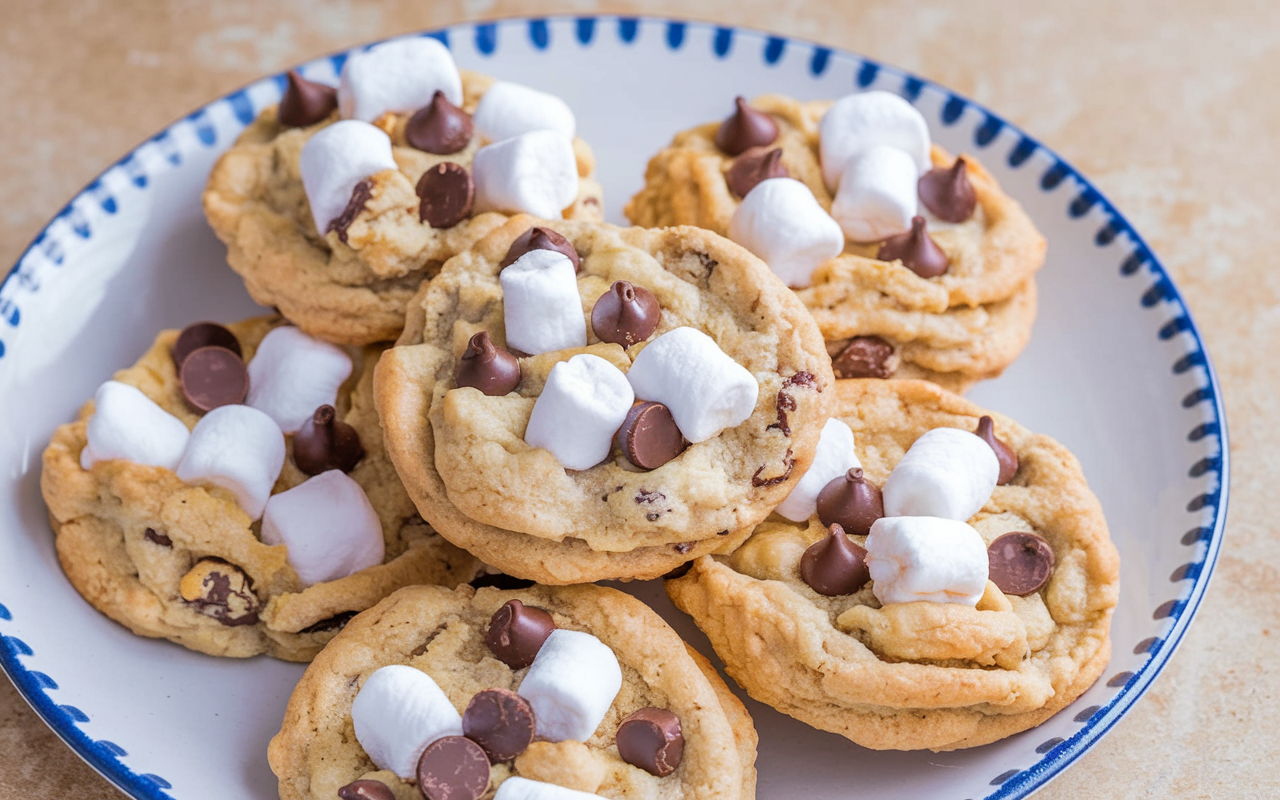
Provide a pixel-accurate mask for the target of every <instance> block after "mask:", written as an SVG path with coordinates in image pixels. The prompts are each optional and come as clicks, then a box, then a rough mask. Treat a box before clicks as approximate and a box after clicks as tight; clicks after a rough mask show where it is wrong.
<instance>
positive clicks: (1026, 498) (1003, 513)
mask: <svg viewBox="0 0 1280 800" xmlns="http://www.w3.org/2000/svg"><path fill="white" fill-rule="evenodd" d="M835 394H836V396H837V398H838V404H839V410H838V412H837V415H836V417H835V418H833V421H832V423H831V425H832V426H833V428H832V430H831V431H830V432H829V433H828V432H827V431H824V436H823V445H820V447H819V451H820V454H819V456H818V459H819V461H820V463H821V465H822V466H820V467H815V475H816V478H817V479H816V481H812V482H811V484H813V485H809V486H807V487H802V491H800V492H798V494H801V495H803V496H801V497H798V498H795V497H794V496H793V497H792V498H788V501H787V504H784V505H783V506H782V507H781V508H780V509H779V511H780V512H786V514H787V516H788V517H791V518H796V519H798V521H792V519H790V518H787V517H784V516H783V515H782V513H779V514H777V515H775V516H773V517H772V518H770V519H769V520H768V521H766V522H765V523H763V524H761V525H759V526H758V527H757V528H756V529H755V532H754V533H753V534H752V536H751V537H750V538H749V539H748V540H747V542H746V543H745V544H744V545H743V546H742V547H741V548H739V549H738V550H737V551H736V552H734V553H733V554H732V555H728V556H715V557H707V558H701V559H699V560H698V561H696V562H694V564H693V567H692V569H691V570H690V571H689V572H688V574H687V575H685V576H683V577H680V578H678V579H675V580H671V581H668V582H667V592H668V594H669V595H670V596H671V598H672V600H673V601H674V602H675V604H676V605H677V606H678V607H680V608H681V609H683V610H684V611H685V612H687V613H689V614H691V615H692V616H693V617H694V620H695V621H696V622H697V624H698V626H699V627H700V628H701V629H702V630H703V631H704V632H705V633H706V634H707V635H708V637H709V638H710V640H711V642H712V646H713V647H714V648H715V650H716V653H717V654H718V655H719V656H720V657H721V659H723V661H724V662H725V664H726V667H727V670H728V672H729V674H730V675H731V676H732V677H733V678H734V679H735V680H736V681H737V682H738V683H739V684H740V685H741V686H742V687H743V688H745V689H746V690H747V692H748V693H749V694H750V695H751V696H752V697H754V698H755V699H757V700H759V701H761V702H764V703H767V704H769V705H771V706H773V707H774V708H777V709H778V710H780V711H782V712H783V713H786V714H789V715H791V716H793V717H795V718H797V719H799V720H801V721H803V722H805V723H807V724H809V725H812V726H814V727H816V728H819V729H821V730H826V731H831V732H834V733H839V734H840V735H842V736H845V737H847V738H849V739H850V740H852V741H854V742H856V743H858V744H860V745H863V746H864V747H870V748H874V749H895V750H911V749H925V748H927V749H932V750H953V749H958V748H965V747H976V746H978V745H982V744H987V743H989V742H993V741H996V740H998V739H1001V738H1004V737H1006V736H1010V735H1012V734H1014V733H1017V732H1019V731H1022V730H1026V729H1027V728H1031V727H1033V726H1035V725H1038V724H1040V723H1041V722H1043V721H1044V720H1046V719H1048V718H1049V717H1050V716H1052V715H1053V714H1055V713H1056V712H1057V711H1059V710H1061V709H1062V708H1064V707H1065V706H1066V705H1068V704H1069V703H1070V702H1072V701H1073V700H1075V699H1076V698H1077V697H1079V696H1080V694H1081V693H1082V692H1084V690H1085V689H1087V688H1088V687H1089V686H1090V685H1092V684H1093V682H1094V681H1095V680H1097V678H1098V677H1099V675H1100V674H1101V672H1102V670H1103V668H1104V667H1105V666H1106V663H1107V660H1108V658H1109V656H1110V639H1109V632H1110V624H1111V615H1112V612H1113V610H1114V609H1115V605H1116V601H1117V597H1118V583H1119V557H1118V555H1117V553H1116V550H1115V547H1114V546H1113V545H1112V543H1111V541H1110V538H1109V534H1108V531H1107V524H1106V520H1105V519H1104V518H1103V515H1102V509H1101V507H1100V506H1099V504H1098V501H1097V499H1096V498H1095V497H1094V495H1093V493H1092V492H1091V491H1090V490H1089V488H1088V485H1087V484H1086V482H1085V479H1084V476H1083V474H1082V471H1081V469H1080V465H1079V463H1078V462H1077V461H1076V459H1075V458H1074V457H1073V456H1072V455H1071V453H1069V452H1068V451H1067V450H1066V448H1064V447H1063V446H1062V445H1060V444H1058V443H1057V442H1055V441H1053V440H1052V439H1050V438H1049V437H1047V436H1044V435H1041V434H1035V433H1032V432H1030V431H1028V430H1026V429H1025V428H1023V427H1021V426H1020V425H1018V424H1017V423H1015V422H1013V421H1012V420H1010V419H1008V418H1006V417H1003V416H1001V415H999V414H990V413H989V412H986V411H984V410H982V409H981V408H979V407H977V406H975V405H974V404H972V403H969V402H967V401H965V400H963V399H962V398H960V397H957V396H956V395H953V394H951V393H948V392H946V391H944V390H942V389H939V388H938V387H936V386H934V385H932V384H929V383H926V382H923V381H877V380H855V381H838V382H837V384H836V388H835ZM984 417H987V418H988V419H987V421H986V423H984V422H983V421H982V420H983V418H984ZM992 422H994V424H993V425H991V427H989V428H986V430H985V431H984V430H982V429H983V428H984V427H986V426H987V425H990V424H991V423H992ZM842 427H843V428H845V430H844V431H843V432H841V431H840V428H842ZM975 429H977V430H979V433H980V434H983V433H985V434H986V438H987V441H986V442H983V441H982V438H983V437H981V436H971V435H969V434H968V433H966V431H974V430H975ZM850 431H851V432H852V436H850V435H849V433H850ZM829 437H830V438H829ZM855 440H856V454H854V453H852V452H851V451H852V450H854V449H855V448H854V441H855ZM992 441H994V442H995V444H992ZM966 459H968V462H967V463H968V465H969V466H967V467H966V468H960V467H958V465H961V464H964V463H966V461H965V460H966ZM855 467H856V468H857V469H856V470H855V469H854V468H855ZM846 468H848V469H849V470H850V471H849V472H848V473H845V472H844V470H845V469H846ZM855 472H856V474H854V473H855ZM828 475H834V476H835V477H834V478H833V479H832V480H830V481H829V482H827V483H823V481H824V479H825V478H826V477H827V476H828ZM891 475H892V477H890V476H891ZM816 484H822V486H821V487H818V486H817V485H816ZM997 484H998V485H997ZM993 487H994V488H993ZM819 488H820V489H821V491H819ZM885 515H890V516H885ZM966 521H967V524H966ZM831 523H835V528H834V530H833V529H832V527H829V525H830V524H831ZM868 533H870V536H868V535H867V534H868Z"/></svg>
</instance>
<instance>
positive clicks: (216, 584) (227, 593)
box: [178, 558, 261, 627]
mask: <svg viewBox="0 0 1280 800" xmlns="http://www.w3.org/2000/svg"><path fill="white" fill-rule="evenodd" d="M178 594H179V595H180V596H181V597H182V599H183V600H184V601H186V602H187V603H188V604H189V605H191V606H192V607H194V608H195V610H196V611H198V612H200V613H201V614H204V615H205V616H206V617H212V618H214V619H216V620H217V621H218V622H221V623H222V624H223V625H226V626H228V627H236V626H238V625H253V624H255V623H257V621H258V612H259V611H260V610H261V603H260V602H259V601H258V596H257V595H255V594H254V593H253V581H251V580H249V576H248V575H245V574H244V572H243V571H242V570H241V569H240V568H239V567H236V566H233V565H231V564H228V563H227V562H226V561H223V560H222V559H220V558H203V559H201V560H200V561H198V562H196V565H195V566H194V567H192V568H191V569H190V571H188V572H187V574H186V575H183V576H182V580H181V581H179V582H178Z"/></svg>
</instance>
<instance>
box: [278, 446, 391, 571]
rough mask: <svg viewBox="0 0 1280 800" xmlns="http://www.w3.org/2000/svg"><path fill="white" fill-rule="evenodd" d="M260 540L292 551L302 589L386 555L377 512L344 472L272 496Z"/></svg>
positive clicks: (372, 563)
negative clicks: (280, 545)
mask: <svg viewBox="0 0 1280 800" xmlns="http://www.w3.org/2000/svg"><path fill="white" fill-rule="evenodd" d="M262 541H263V542H265V543H267V544H272V545H275V544H282V545H284V546H285V547H287V548H288V550H289V555H288V558H289V565H290V566H292V567H293V571H294V572H296V573H298V578H299V579H301V581H302V585H303V586H310V585H312V584H315V583H322V582H323V581H333V580H337V579H338V578H345V577H346V576H348V575H351V574H353V573H356V572H359V571H360V570H362V569H365V568H366V567H372V566H375V565H377V564H381V563H382V557H383V555H385V544H384V542H383V539H382V523H381V522H380V521H379V519H378V512H377V511H374V510H373V504H372V503H370V502H369V498H368V497H367V496H366V495H365V493H364V489H362V488H360V484H358V483H356V482H355V481H354V480H352V479H351V478H349V477H348V476H347V475H346V473H344V472H343V471H342V470H340V469H331V470H329V471H328V472H322V473H320V474H319V475H317V476H315V477H314V478H311V479H309V480H307V481H304V482H303V483H300V484H298V485H297V486H295V487H293V488H292V489H289V490H288V491H284V492H280V493H279V494H274V495H272V496H271V498H270V499H269V500H267V505H266V508H265V510H263V512H262Z"/></svg>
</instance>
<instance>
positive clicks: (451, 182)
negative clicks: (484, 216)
mask: <svg viewBox="0 0 1280 800" xmlns="http://www.w3.org/2000/svg"><path fill="white" fill-rule="evenodd" d="M417 192H418V198H419V199H420V200H421V201H422V202H421V203H420V204H419V205H418V219H420V220H421V221H423V222H425V223H427V224H428V225H430V226H431V227H433V228H452V227H453V226H454V225H457V224H458V223H459V222H462V221H463V220H464V219H466V218H467V217H468V216H470V214H471V207H472V205H473V204H474V203H475V199H476V186H475V184H474V183H473V182H472V181H471V173H470V172H467V168H466V167H464V166H462V165H461V164H455V163H453V162H452V161H444V162H442V163H439V164H436V165H435V166H434V167H431V168H430V169H428V170H427V171H426V172H424V173H422V177H421V178H419V179H418V186H417Z"/></svg>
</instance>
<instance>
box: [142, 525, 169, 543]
mask: <svg viewBox="0 0 1280 800" xmlns="http://www.w3.org/2000/svg"><path fill="white" fill-rule="evenodd" d="M142 538H144V539H146V540H147V541H148V542H151V543H153V544H158V545H160V546H161V547H173V540H172V539H170V538H169V535H168V534H166V533H160V532H159V531H157V530H156V529H155V528H147V529H146V530H145V531H143V532H142Z"/></svg>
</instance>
